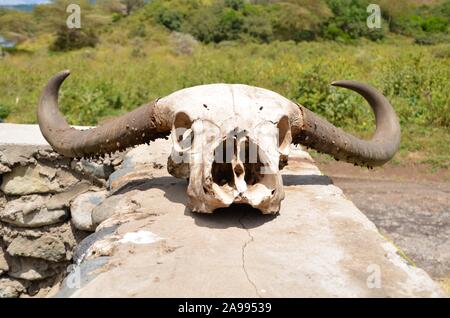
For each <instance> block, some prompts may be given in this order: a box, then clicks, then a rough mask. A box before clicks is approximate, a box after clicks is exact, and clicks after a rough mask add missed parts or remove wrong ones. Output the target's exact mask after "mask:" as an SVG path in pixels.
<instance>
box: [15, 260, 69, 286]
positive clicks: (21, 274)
mask: <svg viewBox="0 0 450 318" xmlns="http://www.w3.org/2000/svg"><path fill="white" fill-rule="evenodd" d="M9 265H10V269H9V272H8V275H9V276H11V277H14V278H19V279H24V280H29V281H35V280H42V279H45V278H48V277H51V276H54V275H57V274H58V273H60V272H61V271H62V270H63V269H64V268H65V265H64V264H62V263H51V262H47V261H45V260H42V259H39V258H31V257H13V258H11V261H10V264H9Z"/></svg>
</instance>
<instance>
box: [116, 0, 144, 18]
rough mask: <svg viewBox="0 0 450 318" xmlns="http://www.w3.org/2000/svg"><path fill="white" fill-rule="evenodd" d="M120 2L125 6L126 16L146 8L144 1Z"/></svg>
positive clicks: (123, 0) (128, 0)
mask: <svg viewBox="0 0 450 318" xmlns="http://www.w3.org/2000/svg"><path fill="white" fill-rule="evenodd" d="M120 2H121V3H122V4H123V5H124V6H125V15H130V14H131V11H133V10H135V9H139V8H141V7H143V6H144V4H145V1H144V0H120Z"/></svg>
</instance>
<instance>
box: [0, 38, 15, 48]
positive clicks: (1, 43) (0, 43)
mask: <svg viewBox="0 0 450 318" xmlns="http://www.w3.org/2000/svg"><path fill="white" fill-rule="evenodd" d="M15 45H16V44H15V43H13V42H10V41H8V40H7V39H5V38H4V37H3V36H1V35H0V47H4V48H12V47H14V46H15Z"/></svg>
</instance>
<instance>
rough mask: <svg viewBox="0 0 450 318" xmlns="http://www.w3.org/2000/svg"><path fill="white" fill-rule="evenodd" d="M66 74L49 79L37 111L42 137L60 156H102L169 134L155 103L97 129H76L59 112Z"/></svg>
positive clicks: (66, 72) (59, 74)
mask: <svg viewBox="0 0 450 318" xmlns="http://www.w3.org/2000/svg"><path fill="white" fill-rule="evenodd" d="M69 75H70V71H63V72H60V73H58V74H57V75H55V76H54V77H53V78H51V79H50V81H49V82H48V84H47V86H46V87H45V88H44V90H43V92H42V95H41V98H40V100H39V106H38V111H37V118H38V122H39V127H40V129H41V132H42V134H43V135H44V137H45V139H46V140H47V141H48V143H49V144H50V145H51V146H52V147H53V148H54V149H55V150H56V151H57V152H59V153H61V154H62V155H65V156H67V157H84V156H95V155H102V154H106V153H111V152H114V151H116V150H122V149H125V148H127V147H131V146H134V145H137V144H142V143H145V142H149V141H151V140H155V139H156V138H160V137H165V136H167V135H168V133H169V132H170V127H167V125H161V120H160V118H159V115H160V114H158V109H157V106H156V101H154V102H153V103H150V104H147V105H143V106H141V107H139V108H137V109H135V110H133V111H132V112H130V113H128V114H125V115H123V116H121V117H118V118H116V119H113V120H110V121H108V122H106V123H105V124H103V125H100V126H98V127H96V128H92V129H87V130H77V129H75V128H72V127H70V126H69V125H68V123H67V121H66V120H65V118H64V117H63V115H62V114H61V112H60V111H59V109H58V95H59V88H60V86H61V84H62V83H63V82H64V80H65V79H66V78H67V77H68V76H69Z"/></svg>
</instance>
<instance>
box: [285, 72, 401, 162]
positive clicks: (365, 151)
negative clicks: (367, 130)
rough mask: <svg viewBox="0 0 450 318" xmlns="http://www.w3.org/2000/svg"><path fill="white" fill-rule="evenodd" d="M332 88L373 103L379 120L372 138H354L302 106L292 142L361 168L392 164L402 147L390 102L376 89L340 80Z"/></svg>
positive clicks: (373, 108)
mask: <svg viewBox="0 0 450 318" xmlns="http://www.w3.org/2000/svg"><path fill="white" fill-rule="evenodd" d="M332 85H333V86H339V87H345V88H348V89H351V90H353V91H355V92H357V93H359V94H360V95H362V96H363V97H364V98H365V99H366V100H367V102H368V103H369V104H370V106H371V107H372V110H373V112H374V113H375V120H376V131H375V134H374V135H373V137H372V139H371V140H362V139H359V138H357V137H355V136H352V135H350V134H348V133H346V132H345V131H343V130H342V129H340V128H337V127H335V126H334V125H332V124H331V123H329V122H328V121H326V120H325V119H323V118H321V117H320V116H318V115H316V114H315V113H313V112H312V111H310V110H308V109H307V108H305V107H303V106H301V105H299V106H300V111H301V114H300V116H301V119H300V120H297V121H296V124H294V127H293V142H294V143H296V144H298V143H300V144H302V145H305V146H308V147H310V148H313V149H316V150H317V151H319V152H323V153H326V154H329V155H331V156H333V157H334V158H335V159H336V160H344V161H347V162H351V163H354V164H356V165H360V166H368V167H373V166H380V165H382V164H384V163H385V162H387V161H389V160H390V159H391V158H392V157H393V156H394V154H395V153H396V152H397V150H398V147H399V145H400V124H399V122H398V118H397V115H396V114H395V111H394V109H393V108H392V106H391V104H390V103H389V101H388V100H387V99H386V97H384V96H383V95H382V94H381V93H380V92H378V91H377V90H376V89H374V88H373V87H371V86H369V85H365V84H362V83H358V82H355V81H338V82H333V83H332ZM299 123H300V124H299Z"/></svg>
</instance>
